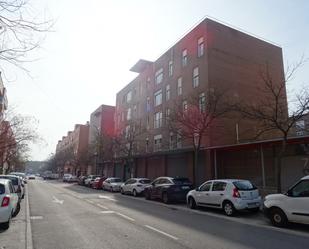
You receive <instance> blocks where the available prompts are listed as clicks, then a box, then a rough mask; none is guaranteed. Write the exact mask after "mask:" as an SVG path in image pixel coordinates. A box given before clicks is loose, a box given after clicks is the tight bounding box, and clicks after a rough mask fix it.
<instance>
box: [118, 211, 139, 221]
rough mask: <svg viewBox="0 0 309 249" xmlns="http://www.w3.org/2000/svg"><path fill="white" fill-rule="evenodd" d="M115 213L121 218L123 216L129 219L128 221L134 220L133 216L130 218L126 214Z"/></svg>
mask: <svg viewBox="0 0 309 249" xmlns="http://www.w3.org/2000/svg"><path fill="white" fill-rule="evenodd" d="M116 214H117V215H119V216H121V217H122V218H125V219H127V220H129V221H135V220H134V219H133V218H131V217H129V216H127V215H124V214H122V213H116Z"/></svg>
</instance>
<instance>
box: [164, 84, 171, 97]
mask: <svg viewBox="0 0 309 249" xmlns="http://www.w3.org/2000/svg"><path fill="white" fill-rule="evenodd" d="M170 97H171V89H170V85H169V84H168V85H166V93H165V98H166V101H168V100H169V99H170Z"/></svg>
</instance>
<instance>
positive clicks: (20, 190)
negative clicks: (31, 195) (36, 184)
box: [0, 175, 25, 201]
mask: <svg viewBox="0 0 309 249" xmlns="http://www.w3.org/2000/svg"><path fill="white" fill-rule="evenodd" d="M0 179H9V180H11V181H12V184H13V187H14V190H15V193H17V195H18V197H19V200H20V201H21V199H24V196H25V185H24V183H23V181H22V179H21V178H20V177H19V176H16V175H0Z"/></svg>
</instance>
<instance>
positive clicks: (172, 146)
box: [169, 132, 176, 150]
mask: <svg viewBox="0 0 309 249" xmlns="http://www.w3.org/2000/svg"><path fill="white" fill-rule="evenodd" d="M169 147H170V149H171V150H172V149H175V148H176V136H175V134H174V133H173V132H170V141H169Z"/></svg>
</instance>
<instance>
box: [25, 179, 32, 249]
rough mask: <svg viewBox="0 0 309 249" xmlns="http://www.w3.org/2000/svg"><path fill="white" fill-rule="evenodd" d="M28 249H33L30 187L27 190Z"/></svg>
mask: <svg viewBox="0 0 309 249" xmlns="http://www.w3.org/2000/svg"><path fill="white" fill-rule="evenodd" d="M26 249H33V241H32V230H31V221H30V206H29V185H28V186H27V188H26Z"/></svg>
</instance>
